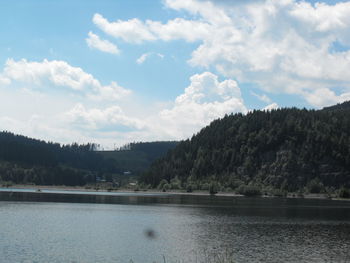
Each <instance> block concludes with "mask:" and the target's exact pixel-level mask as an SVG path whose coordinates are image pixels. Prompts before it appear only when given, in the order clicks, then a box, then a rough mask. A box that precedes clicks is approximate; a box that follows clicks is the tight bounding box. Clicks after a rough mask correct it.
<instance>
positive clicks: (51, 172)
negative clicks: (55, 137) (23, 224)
mask: <svg viewBox="0 0 350 263" xmlns="http://www.w3.org/2000/svg"><path fill="white" fill-rule="evenodd" d="M94 150H95V145H94V144H85V145H78V144H71V145H60V144H58V143H48V142H45V141H41V140H36V139H31V138H28V137H25V136H21V135H15V134H13V133H10V132H0V181H11V182H13V183H35V184H48V185H52V184H57V185H84V184H86V183H89V182H95V180H96V176H104V175H105V174H111V173H119V172H120V169H119V168H118V167H117V166H116V165H115V163H114V162H112V161H111V160H106V159H104V158H103V157H102V156H101V155H99V154H97V153H96V152H95V151H94Z"/></svg>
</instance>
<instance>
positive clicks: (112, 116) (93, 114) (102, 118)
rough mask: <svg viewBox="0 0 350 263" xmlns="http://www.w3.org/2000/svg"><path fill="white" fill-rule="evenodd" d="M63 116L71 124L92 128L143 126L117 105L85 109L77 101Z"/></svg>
mask: <svg viewBox="0 0 350 263" xmlns="http://www.w3.org/2000/svg"><path fill="white" fill-rule="evenodd" d="M64 117H65V119H66V120H67V121H68V122H70V123H71V124H73V125H76V126H79V127H83V128H87V129H92V130H96V129H102V130H103V129H106V128H109V129H110V128H113V127H114V128H115V127H116V126H120V125H121V126H126V127H130V128H134V129H142V128H143V127H144V126H145V124H144V123H143V122H142V121H141V120H139V119H137V118H132V117H129V116H127V115H126V114H125V113H124V112H123V110H122V109H121V108H120V107H119V106H111V107H107V108H105V109H98V108H92V109H89V110H87V109H86V108H85V107H84V106H83V105H82V104H81V103H78V104H77V105H75V106H74V107H73V108H72V109H71V110H69V111H68V112H66V113H65V114H64ZM115 129H116V130H117V128H115Z"/></svg>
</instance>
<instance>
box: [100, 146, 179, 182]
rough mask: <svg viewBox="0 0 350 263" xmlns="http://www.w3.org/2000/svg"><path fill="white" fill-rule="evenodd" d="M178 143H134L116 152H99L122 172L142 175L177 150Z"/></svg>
mask: <svg viewBox="0 0 350 263" xmlns="http://www.w3.org/2000/svg"><path fill="white" fill-rule="evenodd" d="M178 143H179V142H177V141H156V142H133V143H129V144H126V145H124V146H122V147H120V148H119V149H117V150H115V151H101V152H99V153H100V154H101V155H102V156H104V157H105V158H106V159H112V160H113V161H114V162H115V164H116V165H117V166H118V167H119V169H120V170H122V171H123V172H126V173H130V174H132V175H140V174H141V173H143V172H144V171H145V170H146V169H148V168H149V167H150V165H151V164H152V162H154V161H155V160H156V159H158V158H161V157H163V156H164V155H166V153H167V152H168V151H169V150H171V149H173V148H175V146H176V145H177V144H178Z"/></svg>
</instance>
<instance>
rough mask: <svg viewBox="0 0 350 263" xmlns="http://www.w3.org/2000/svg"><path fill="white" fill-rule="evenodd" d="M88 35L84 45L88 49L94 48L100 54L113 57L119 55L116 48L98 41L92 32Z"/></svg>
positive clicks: (105, 42) (103, 41)
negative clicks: (107, 54) (112, 55)
mask: <svg viewBox="0 0 350 263" xmlns="http://www.w3.org/2000/svg"><path fill="white" fill-rule="evenodd" d="M88 35H89V37H88V38H86V43H87V45H88V46H89V47H90V48H92V49H93V48H95V49H98V50H100V51H102V52H107V53H111V54H115V55H117V54H119V53H120V50H119V49H118V47H117V46H116V45H114V44H113V43H111V42H109V41H108V40H103V39H100V37H99V36H98V35H95V34H94V33H92V32H89V34H88Z"/></svg>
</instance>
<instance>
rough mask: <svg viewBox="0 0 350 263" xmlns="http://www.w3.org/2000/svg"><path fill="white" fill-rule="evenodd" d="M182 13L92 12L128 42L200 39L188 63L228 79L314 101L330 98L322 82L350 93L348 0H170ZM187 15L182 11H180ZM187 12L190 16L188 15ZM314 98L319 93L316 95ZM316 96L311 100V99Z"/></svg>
mask: <svg viewBox="0 0 350 263" xmlns="http://www.w3.org/2000/svg"><path fill="white" fill-rule="evenodd" d="M164 3H165V6H166V7H167V8H170V9H173V10H176V11H184V12H187V13H188V14H187V15H186V19H185V18H181V17H178V18H175V19H171V20H169V21H167V22H165V23H163V22H159V21H152V20H146V21H144V22H143V21H140V20H138V19H131V20H127V21H122V20H118V21H116V22H109V21H107V20H106V19H105V18H103V17H102V15H99V14H96V15H95V16H94V22H95V24H96V25H97V26H98V27H99V28H101V29H102V30H103V31H104V32H106V33H107V34H110V35H112V36H114V37H117V38H121V39H123V40H125V41H127V42H132V43H142V42H144V41H155V40H163V41H171V40H176V39H182V40H185V41H188V42H194V41H198V43H199V46H198V47H197V48H196V49H195V50H193V52H192V55H191V58H190V60H189V63H190V65H192V66H195V67H201V68H202V67H204V68H207V69H208V70H211V69H215V70H216V71H217V72H219V73H220V74H222V75H223V76H225V77H226V78H235V79H237V80H238V81H239V82H254V83H257V84H258V85H259V86H260V88H261V89H263V90H265V91H269V92H274V93H287V94H296V95H299V96H301V97H303V98H304V96H305V94H313V95H312V96H311V95H309V96H306V99H307V102H309V103H310V104H311V105H313V106H320V103H327V102H326V100H322V99H321V98H319V96H318V95H317V94H323V91H324V89H327V90H329V91H331V92H333V93H334V92H335V90H336V89H338V88H339V87H342V88H343V94H339V95H337V96H336V95H334V96H333V98H334V100H336V102H341V101H342V100H343V99H344V98H346V97H347V94H348V93H349V92H350V75H349V74H348V69H349V68H350V51H349V49H345V51H339V50H337V49H334V43H340V44H341V45H343V46H344V47H346V46H349V45H350V33H349V32H350V2H342V3H336V4H334V5H331V4H325V3H316V4H314V5H313V4H311V3H308V2H305V1H296V0H261V1H256V0H251V1H200V0H186V1H182V0H165V2H164ZM181 14H182V13H181ZM188 15H189V16H188ZM316 97H317V98H316ZM312 98H313V99H312Z"/></svg>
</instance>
